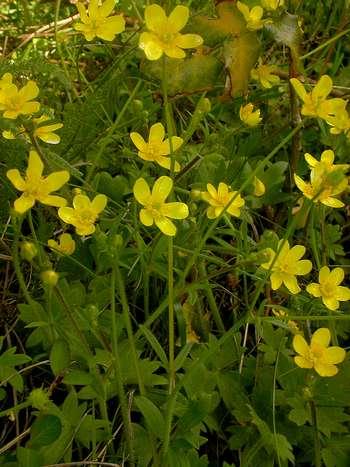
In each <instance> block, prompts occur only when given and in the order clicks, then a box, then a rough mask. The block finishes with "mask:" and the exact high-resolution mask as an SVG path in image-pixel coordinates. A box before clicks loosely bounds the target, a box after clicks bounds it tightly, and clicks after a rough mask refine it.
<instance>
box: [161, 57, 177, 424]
mask: <svg viewBox="0 0 350 467" xmlns="http://www.w3.org/2000/svg"><path fill="white" fill-rule="evenodd" d="M162 92H163V100H164V109H165V119H166V126H167V131H168V138H169V146H170V159H171V161H170V177H171V179H172V180H173V179H174V168H175V157H174V151H173V145H172V136H173V131H172V130H173V125H172V121H171V111H170V106H169V101H168V80H167V75H166V58H165V56H164V57H163V66H162ZM168 299H169V313H168V321H169V328H168V339H169V357H168V360H169V394H171V393H172V392H173V390H174V388H175V363H174V362H175V318H174V316H175V313H174V299H175V296H174V240H173V237H169V238H168ZM170 423H171V421H170Z"/></svg>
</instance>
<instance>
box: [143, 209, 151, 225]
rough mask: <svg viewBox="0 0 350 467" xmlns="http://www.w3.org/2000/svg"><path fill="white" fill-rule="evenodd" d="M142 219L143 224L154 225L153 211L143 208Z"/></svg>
mask: <svg viewBox="0 0 350 467" xmlns="http://www.w3.org/2000/svg"><path fill="white" fill-rule="evenodd" d="M140 221H141V222H142V224H143V225H146V226H147V227H150V226H151V225H153V216H152V213H151V212H150V211H149V210H148V209H141V211H140Z"/></svg>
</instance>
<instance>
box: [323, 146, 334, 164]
mask: <svg viewBox="0 0 350 467" xmlns="http://www.w3.org/2000/svg"><path fill="white" fill-rule="evenodd" d="M321 162H324V163H325V164H330V165H332V164H333V162H334V152H333V151H332V150H331V149H327V150H326V151H323V153H322V154H321Z"/></svg>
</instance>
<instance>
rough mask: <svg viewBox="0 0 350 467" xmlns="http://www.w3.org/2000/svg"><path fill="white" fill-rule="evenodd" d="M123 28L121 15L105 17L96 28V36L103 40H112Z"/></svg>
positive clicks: (123, 23)
mask: <svg viewBox="0 0 350 467" xmlns="http://www.w3.org/2000/svg"><path fill="white" fill-rule="evenodd" d="M124 30H125V20H124V18H123V16H122V15H117V16H111V17H110V18H107V19H106V20H105V21H104V22H103V23H102V24H101V26H100V27H99V28H98V29H97V36H98V37H100V38H101V39H103V40H105V41H112V40H113V39H114V37H115V35H116V34H120V33H121V32H123V31H124Z"/></svg>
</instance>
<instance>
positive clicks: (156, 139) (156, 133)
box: [148, 123, 165, 144]
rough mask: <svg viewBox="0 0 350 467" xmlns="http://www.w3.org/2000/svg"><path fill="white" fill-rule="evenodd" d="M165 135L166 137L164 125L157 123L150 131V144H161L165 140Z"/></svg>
mask: <svg viewBox="0 0 350 467" xmlns="http://www.w3.org/2000/svg"><path fill="white" fill-rule="evenodd" d="M164 135H165V130H164V126H163V124H162V123H155V124H154V125H152V126H151V128H150V130H149V137H148V141H149V143H153V144H156V143H159V144H160V143H161V142H162V141H163V139H164Z"/></svg>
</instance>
